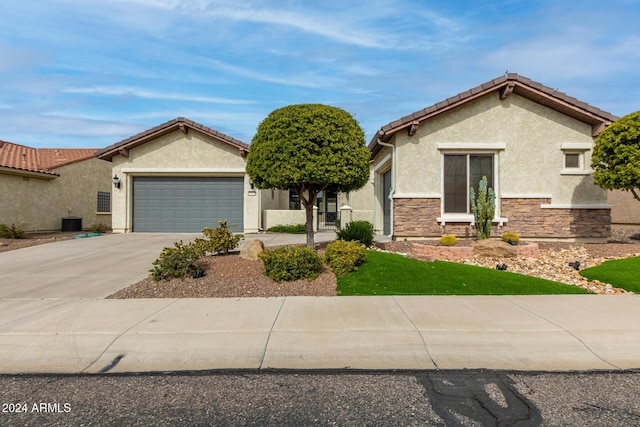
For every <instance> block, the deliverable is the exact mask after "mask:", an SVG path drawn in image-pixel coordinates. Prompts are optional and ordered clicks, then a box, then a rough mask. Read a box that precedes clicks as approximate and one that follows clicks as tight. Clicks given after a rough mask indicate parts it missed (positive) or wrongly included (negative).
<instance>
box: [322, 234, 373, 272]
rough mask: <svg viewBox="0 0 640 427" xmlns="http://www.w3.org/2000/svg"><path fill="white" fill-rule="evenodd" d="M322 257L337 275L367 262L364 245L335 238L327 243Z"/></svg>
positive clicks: (355, 268)
mask: <svg viewBox="0 0 640 427" xmlns="http://www.w3.org/2000/svg"><path fill="white" fill-rule="evenodd" d="M324 257H325V259H326V260H327V264H329V265H330V266H331V270H333V273H334V274H335V275H336V276H338V277H339V276H344V275H345V274H347V273H350V272H352V271H356V270H357V269H358V266H359V265H361V264H364V263H365V262H367V255H366V253H365V251H364V246H362V245H361V244H360V243H358V242H354V241H351V242H347V241H345V240H336V241H335V242H331V243H329V244H328V245H327V249H326V250H325V253H324Z"/></svg>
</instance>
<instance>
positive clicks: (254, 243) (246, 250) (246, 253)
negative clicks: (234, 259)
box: [240, 240, 264, 261]
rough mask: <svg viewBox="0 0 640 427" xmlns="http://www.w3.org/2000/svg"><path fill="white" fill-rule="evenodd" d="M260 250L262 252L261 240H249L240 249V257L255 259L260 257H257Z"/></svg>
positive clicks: (262, 244)
mask: <svg viewBox="0 0 640 427" xmlns="http://www.w3.org/2000/svg"><path fill="white" fill-rule="evenodd" d="M262 252H264V243H262V240H251V241H249V242H247V243H246V244H245V245H244V246H243V247H242V250H240V258H243V259H248V260H250V261H257V260H259V259H260V258H258V254H260V253H262Z"/></svg>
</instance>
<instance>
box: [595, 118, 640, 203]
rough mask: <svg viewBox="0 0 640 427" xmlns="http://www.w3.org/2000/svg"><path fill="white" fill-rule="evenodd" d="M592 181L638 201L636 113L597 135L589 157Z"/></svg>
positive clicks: (639, 131)
mask: <svg viewBox="0 0 640 427" xmlns="http://www.w3.org/2000/svg"><path fill="white" fill-rule="evenodd" d="M591 167H592V168H593V170H594V173H593V181H594V182H595V183H596V185H598V186H600V187H602V188H604V189H606V190H625V191H630V192H631V194H633V197H634V198H635V199H636V200H638V201H640V111H636V112H635V113H631V114H628V115H626V116H624V117H622V118H621V119H618V120H616V121H615V122H613V123H612V124H611V126H609V127H607V128H606V129H605V130H603V131H602V132H600V135H598V138H597V139H596V145H595V147H594V149H593V156H592V158H591Z"/></svg>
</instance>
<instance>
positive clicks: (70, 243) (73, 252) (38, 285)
mask: <svg viewBox="0 0 640 427" xmlns="http://www.w3.org/2000/svg"><path fill="white" fill-rule="evenodd" d="M198 236H200V233H192V234H165V233H129V234H107V235H104V236H99V237H89V238H84V239H71V240H64V241H61V242H55V243H48V244H44V245H38V246H32V247H29V248H23V249H18V250H15V251H9V252H2V253H0V299H25V298H27V299H42V298H103V297H105V296H107V295H109V294H112V293H113V292H115V291H117V290H118V289H121V288H123V287H126V286H128V285H131V284H133V283H136V282H137V281H139V280H141V279H144V278H145V277H146V276H147V274H148V271H149V269H150V268H151V263H152V262H153V260H155V259H156V258H157V257H158V254H159V253H160V252H161V251H162V248H164V247H165V246H172V245H173V242H175V241H178V240H181V239H182V240H184V241H185V242H186V241H190V240H192V239H194V238H195V237H198Z"/></svg>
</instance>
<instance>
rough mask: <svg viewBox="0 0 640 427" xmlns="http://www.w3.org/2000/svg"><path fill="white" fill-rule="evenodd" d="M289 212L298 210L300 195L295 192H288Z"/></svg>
mask: <svg viewBox="0 0 640 427" xmlns="http://www.w3.org/2000/svg"><path fill="white" fill-rule="evenodd" d="M289 210H290V211H298V210H300V195H299V194H298V193H297V192H296V190H289Z"/></svg>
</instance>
